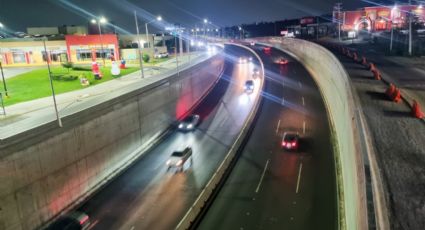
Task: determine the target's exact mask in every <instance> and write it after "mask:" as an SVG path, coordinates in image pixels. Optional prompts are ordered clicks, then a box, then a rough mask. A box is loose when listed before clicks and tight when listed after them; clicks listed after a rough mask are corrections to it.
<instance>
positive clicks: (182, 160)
mask: <svg viewBox="0 0 425 230" xmlns="http://www.w3.org/2000/svg"><path fill="white" fill-rule="evenodd" d="M188 163H190V164H191V163H192V148H191V147H186V148H185V149H184V150H183V151H174V152H173V153H172V154H171V156H170V158H169V159H168V160H167V163H166V165H167V166H168V168H167V171H169V170H170V169H172V168H175V169H177V170H178V171H180V172H183V170H184V168H185V167H186V166H188Z"/></svg>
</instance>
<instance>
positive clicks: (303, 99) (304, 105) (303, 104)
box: [301, 97, 305, 106]
mask: <svg viewBox="0 0 425 230" xmlns="http://www.w3.org/2000/svg"><path fill="white" fill-rule="evenodd" d="M301 99H302V100H303V106H305V100H304V97H301Z"/></svg>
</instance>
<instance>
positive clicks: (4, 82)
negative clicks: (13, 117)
mask: <svg viewBox="0 0 425 230" xmlns="http://www.w3.org/2000/svg"><path fill="white" fill-rule="evenodd" d="M0 28H4V25H3V23H1V22H0ZM0 55H2V54H1V52H0ZM2 61H3V56H2V57H1V59H0V71H1V78H2V80H3V87H4V94H5V95H6V97H9V94H8V93H7V86H6V80H5V79H4V73H3V65H2Z"/></svg>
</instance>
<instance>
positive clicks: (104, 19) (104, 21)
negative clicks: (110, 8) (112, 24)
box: [99, 17, 108, 23]
mask: <svg viewBox="0 0 425 230" xmlns="http://www.w3.org/2000/svg"><path fill="white" fill-rule="evenodd" d="M99 22H100V23H107V22H108V21H107V20H106V18H105V17H101V18H100V19H99Z"/></svg>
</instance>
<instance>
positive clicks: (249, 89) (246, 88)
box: [244, 80, 254, 93]
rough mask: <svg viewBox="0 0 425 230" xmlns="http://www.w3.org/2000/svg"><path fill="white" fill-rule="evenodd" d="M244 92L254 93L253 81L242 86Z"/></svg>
mask: <svg viewBox="0 0 425 230" xmlns="http://www.w3.org/2000/svg"><path fill="white" fill-rule="evenodd" d="M244 91H245V92H247V93H252V92H254V81H253V80H247V81H246V82H245V85H244Z"/></svg>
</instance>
